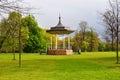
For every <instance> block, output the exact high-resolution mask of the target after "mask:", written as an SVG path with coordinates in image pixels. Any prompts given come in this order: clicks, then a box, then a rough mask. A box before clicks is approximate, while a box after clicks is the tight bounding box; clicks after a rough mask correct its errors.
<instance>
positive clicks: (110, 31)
mask: <svg viewBox="0 0 120 80" xmlns="http://www.w3.org/2000/svg"><path fill="white" fill-rule="evenodd" d="M102 16H103V22H104V24H105V27H106V31H105V34H107V35H108V36H110V38H111V39H110V40H111V42H112V44H111V49H112V51H114V40H115V17H114V15H113V13H112V12H111V11H106V12H105V13H104V14H102Z"/></svg>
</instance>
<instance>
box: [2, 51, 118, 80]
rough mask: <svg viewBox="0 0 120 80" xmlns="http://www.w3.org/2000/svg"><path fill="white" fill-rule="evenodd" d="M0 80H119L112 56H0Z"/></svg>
mask: <svg viewBox="0 0 120 80" xmlns="http://www.w3.org/2000/svg"><path fill="white" fill-rule="evenodd" d="M0 80H120V64H116V58H115V52H93V53H92V52H91V53H82V54H81V55H77V54H76V55H39V54H22V66H21V68H19V66H18V54H17V55H16V60H12V55H11V54H0Z"/></svg>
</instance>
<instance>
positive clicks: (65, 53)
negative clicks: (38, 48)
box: [47, 49, 73, 55]
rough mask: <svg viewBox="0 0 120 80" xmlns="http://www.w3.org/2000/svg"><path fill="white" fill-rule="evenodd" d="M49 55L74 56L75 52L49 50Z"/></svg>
mask: <svg viewBox="0 0 120 80" xmlns="http://www.w3.org/2000/svg"><path fill="white" fill-rule="evenodd" d="M47 54H48V55H71V54H73V50H68V49H52V50H47Z"/></svg>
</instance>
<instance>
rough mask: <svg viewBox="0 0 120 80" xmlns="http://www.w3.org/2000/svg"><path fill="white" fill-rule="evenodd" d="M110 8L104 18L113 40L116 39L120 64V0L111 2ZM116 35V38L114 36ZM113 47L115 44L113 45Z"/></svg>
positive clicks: (111, 0) (117, 61)
mask: <svg viewBox="0 0 120 80" xmlns="http://www.w3.org/2000/svg"><path fill="white" fill-rule="evenodd" d="M109 5H110V8H109V9H108V10H107V12H106V13H105V15H103V16H104V20H105V22H106V24H107V27H108V31H111V35H112V38H114V39H116V63H117V64H118V63H119V59H118V53H119V49H118V48H119V28H120V0H109ZM113 35H115V36H113ZM112 45H113V44H112Z"/></svg>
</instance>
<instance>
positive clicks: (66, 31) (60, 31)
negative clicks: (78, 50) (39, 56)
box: [46, 16, 74, 55]
mask: <svg viewBox="0 0 120 80" xmlns="http://www.w3.org/2000/svg"><path fill="white" fill-rule="evenodd" d="M46 32H47V33H50V34H54V35H56V42H55V48H52V45H53V43H52V37H51V42H50V45H51V48H50V49H47V54H48V55H68V54H73V50H72V49H71V46H70V34H71V33H73V32H74V31H73V30H70V28H69V27H67V26H64V25H63V24H62V23H61V17H60V16H59V22H58V24H57V25H56V26H55V27H51V28H50V30H47V31H46ZM58 35H63V47H62V48H58ZM65 35H67V37H68V43H67V44H68V46H67V47H66V45H65Z"/></svg>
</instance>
